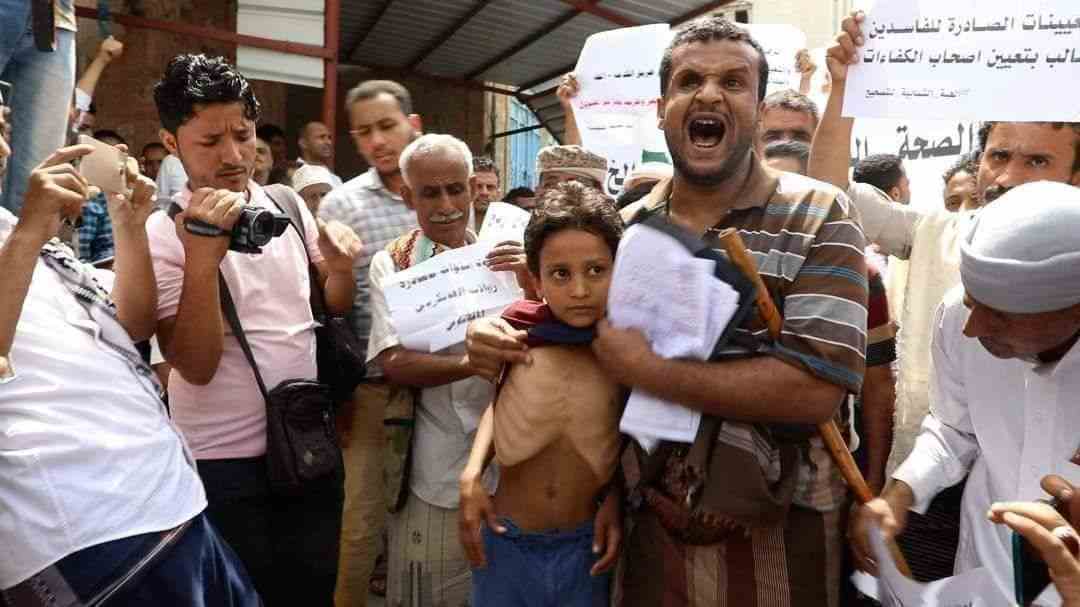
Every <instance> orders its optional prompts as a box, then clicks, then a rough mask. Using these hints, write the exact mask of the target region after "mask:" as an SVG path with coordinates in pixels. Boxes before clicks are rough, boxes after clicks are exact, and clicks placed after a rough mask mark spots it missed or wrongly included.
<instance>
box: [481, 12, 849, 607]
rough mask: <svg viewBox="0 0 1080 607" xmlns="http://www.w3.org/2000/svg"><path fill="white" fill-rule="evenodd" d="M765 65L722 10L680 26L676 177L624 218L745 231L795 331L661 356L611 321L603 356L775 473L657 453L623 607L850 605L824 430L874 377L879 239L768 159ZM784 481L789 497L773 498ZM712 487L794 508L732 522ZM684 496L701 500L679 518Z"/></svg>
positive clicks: (839, 508) (672, 129) (490, 339)
mask: <svg viewBox="0 0 1080 607" xmlns="http://www.w3.org/2000/svg"><path fill="white" fill-rule="evenodd" d="M768 73H769V68H768V64H767V61H766V58H765V54H764V53H763V51H762V49H761V46H760V45H759V44H758V43H757V42H755V41H754V40H753V39H752V38H751V37H750V36H749V35H748V34H747V33H746V32H745V31H744V30H742V29H739V28H738V27H737V26H734V25H733V24H731V23H729V22H728V21H726V20H724V19H722V18H720V17H716V16H709V17H704V18H702V19H699V20H697V21H694V22H692V23H690V24H688V25H687V26H685V27H684V28H683V29H682V30H680V31H679V32H677V33H676V35H675V38H674V40H673V41H672V43H671V45H670V46H669V47H668V49H667V51H666V52H665V55H664V59H663V61H662V63H661V65H660V81H661V95H662V97H661V99H660V100H659V107H658V117H659V123H660V127H661V128H662V129H663V130H664V133H665V136H666V139H667V144H668V149H669V151H670V152H671V156H672V159H673V161H674V166H675V174H674V177H673V178H672V179H670V180H666V181H662V182H660V183H659V184H658V185H657V187H656V188H655V189H654V190H653V191H652V193H651V194H650V195H649V196H647V197H646V198H644V199H643V200H642V201H640V202H639V203H636V204H634V205H631V206H630V207H627V209H625V210H624V211H623V213H624V217H625V218H626V219H627V220H629V221H640V220H641V219H642V218H643V217H647V216H655V215H663V216H666V217H667V218H668V219H669V220H670V221H671V222H673V223H676V224H679V225H682V226H683V227H685V228H688V229H690V230H692V231H693V232H694V233H695V234H698V235H701V236H702V237H703V238H704V239H705V241H706V242H708V243H711V244H712V245H714V246H716V247H719V243H718V241H717V239H716V234H717V232H718V231H719V230H722V229H725V228H735V229H736V230H738V232H739V234H740V236H741V237H742V240H743V242H744V243H745V245H746V246H747V248H748V249H749V251H748V252H749V253H750V255H751V256H752V258H753V259H754V260H755V261H756V262H757V266H758V271H759V273H760V274H761V277H762V279H763V280H764V282H765V285H766V287H767V288H768V290H769V294H770V295H771V296H772V298H773V300H774V301H775V302H776V304H777V307H778V308H779V309H780V310H781V312H782V314H783V316H784V323H783V331H782V335H781V337H780V338H779V340H777V341H773V340H771V339H769V337H768V332H767V331H766V330H765V328H764V327H763V326H761V325H760V324H758V323H757V321H755V320H751V321H748V322H747V323H744V325H743V326H741V327H739V328H738V331H737V332H736V333H735V334H734V338H733V340H732V342H731V344H730V347H728V348H727V349H726V350H725V351H724V352H722V353H721V354H720V356H719V357H717V358H716V359H715V360H712V361H709V362H697V361H686V360H669V359H664V358H661V357H660V356H658V355H657V354H655V353H654V352H653V351H652V349H651V348H650V346H649V344H648V342H647V341H646V340H645V338H644V337H643V336H642V335H641V334H640V333H639V332H637V331H633V330H621V329H616V328H614V327H612V326H610V325H609V324H607V323H606V322H604V321H602V322H601V323H599V324H598V326H597V338H596V340H595V341H594V342H593V345H592V348H593V351H594V352H595V353H596V356H597V358H598V359H599V360H600V362H601V364H602V365H603V366H604V368H605V369H606V370H607V372H608V373H610V374H611V375H612V376H613V377H614V378H615V379H616V380H617V381H619V382H620V383H622V384H624V385H626V386H630V387H633V388H635V389H641V390H644V391H646V392H649V393H651V394H654V395H656V396H659V397H661V398H663V399H665V400H668V401H673V402H678V403H682V404H684V405H686V406H688V407H691V408H694V409H697V410H700V411H702V412H703V413H704V414H705V415H706V416H712V417H714V418H721V419H723V420H724V423H723V424H721V425H720V427H721V430H720V431H719V436H720V439H718V440H720V441H723V440H724V439H725V438H727V439H730V438H731V437H736V438H735V440H734V441H729V442H728V443H727V444H732V443H737V442H739V441H738V437H739V436H742V437H744V438H745V437H750V438H751V440H749V441H745V443H746V444H745V445H744V448H746V449H748V450H752V451H753V455H754V456H755V457H754V459H753V460H750V461H757V462H759V463H760V464H761V465H760V466H759V467H757V468H755V467H754V466H752V465H751V466H733V465H724V462H722V461H717V460H716V459H715V458H714V460H713V461H712V464H713V465H710V466H707V473H706V474H704V476H703V475H702V473H701V469H700V468H699V467H697V466H693V465H690V462H689V456H690V455H691V454H692V453H693V452H694V451H695V450H694V449H687V447H686V446H685V445H672V446H670V448H668V449H666V450H665V448H664V447H661V449H660V451H658V452H661V453H666V459H665V461H663V462H660V463H659V465H657V464H656V463H655V460H654V459H652V458H650V461H648V462H647V463H646V465H645V466H643V471H644V476H643V478H642V480H641V483H640V485H641V487H642V493H643V494H644V495H645V496H646V497H647V499H646V500H645V502H644V504H643V505H642V506H641V508H640V509H639V510H638V511H637V512H636V513H635V515H634V518H635V526H634V530H633V532H632V534H631V536H630V537H629V538H628V540H627V547H626V555H625V558H624V562H623V565H622V568H623V571H622V572H621V573H622V575H621V588H620V589H619V590H617V595H621V598H620V599H619V604H620V605H621V606H623V607H636V606H638V605H641V606H646V605H648V606H655V605H665V606H680V607H681V606H686V607H698V606H704V605H716V604H731V605H770V606H773V605H784V606H787V605H793V604H798V605H830V606H832V605H837V604H838V602H839V596H838V595H839V582H840V567H841V560H842V550H843V545H842V537H841V521H842V519H843V518H844V515H845V514H846V510H845V506H846V504H847V501H848V498H847V491H846V489H845V487H844V484H843V481H842V479H841V477H840V475H839V473H838V471H837V469H836V468H835V466H834V465H833V464H832V462H831V460H830V459H829V456H828V453H827V451H826V450H825V448H824V447H823V445H822V443H821V442H820V439H819V438H817V437H816V436H815V435H814V425H815V424H817V423H819V422H823V421H826V420H829V419H831V418H832V417H833V416H834V415H836V414H837V411H838V410H839V408H840V405H841V404H842V403H844V402H845V401H846V400H847V398H848V396H849V395H850V394H857V393H858V392H859V390H860V387H861V385H862V378H863V371H864V367H865V363H866V357H865V351H866V316H867V312H866V305H867V279H866V266H865V262H864V259H863V249H864V248H865V246H866V243H865V239H864V237H863V233H862V230H861V228H860V227H859V225H858V223H857V222H856V221H854V220H852V218H851V217H850V215H849V203H848V200H847V199H846V197H845V196H844V194H843V193H841V192H840V191H839V190H837V189H836V188H833V187H831V186H828V185H826V184H823V183H820V182H817V181H814V180H812V179H808V178H806V177H802V176H799V175H795V174H791V173H780V172H777V171H774V170H772V169H770V168H768V167H766V166H765V165H764V164H763V163H762V161H761V159H760V158H759V157H758V156H757V155H756V153H755V152H754V146H753V142H754V133H755V130H756V129H757V126H758V121H759V118H760V110H761V105H760V104H761V102H762V100H763V99H764V97H765V87H766V82H767V77H768ZM672 295H673V296H675V295H676V294H672ZM521 337H522V336H521V335H520V334H519V333H518V332H515V331H513V330H512V329H511V328H510V327H508V326H505V325H502V324H500V323H499V321H491V320H489V321H483V322H481V321H478V322H477V323H476V324H475V325H474V326H472V327H470V335H469V356H470V357H471V359H472V362H473V364H474V365H475V366H478V367H484V366H487V367H488V368H489V370H492V371H493V370H494V369H495V368H496V367H498V365H499V364H501V362H503V361H512V362H521V361H523V360H525V359H527V353H526V352H525V351H524V346H523V345H521V343H520V341H519V340H520V339H521ZM699 440H700V436H699ZM716 446H717V448H719V447H720V442H717V444H716ZM710 450H711V449H710ZM792 452H795V453H797V454H798V455H797V457H794V458H792V457H790V456H784V455H783V454H784V453H788V454H790V453H792ZM793 460H794V461H793ZM650 471H655V474H650ZM780 486H786V487H788V489H789V490H788V491H787V492H786V493H785V492H782V491H781V492H779V494H777V492H773V494H772V495H768V494H769V489H770V488H773V489H775V488H776V487H780ZM701 487H704V488H703V489H702V488H701ZM754 487H758V488H759V489H760V492H759V494H755V493H754V491H753V488H754ZM709 494H713V495H716V494H722V496H723V498H722V500H721V501H726V502H728V503H727V505H730V504H731V502H732V501H739V502H741V503H742V504H746V503H751V504H756V503H760V504H761V506H762V508H761V511H762V512H764V511H765V510H766V509H767V508H775V507H777V506H779V510H780V512H781V515H780V516H777V517H772V518H771V519H769V520H761V521H757V522H753V521H751V522H749V523H746V522H745V521H738V520H737V521H736V523H737V524H736V525H734V526H732V525H731V524H730V523H731V520H732V518H737V517H731V516H726V515H728V514H729V512H725V511H724V510H723V504H721V506H720V507H714V506H715V505H714V504H710V503H707V502H708V500H709V497H708V496H709ZM763 494H764V495H763ZM702 495H704V496H705V497H704V498H701V499H700V500H699V499H698V497H700V496H702ZM691 498H693V499H691ZM777 502H779V503H777ZM687 503H692V504H693V505H694V508H693V509H692V510H687V511H685V512H682V513H679V512H678V508H679V507H680V506H681V507H683V508H684V510H685V504H687ZM750 510H751V511H753V508H751V509H750ZM785 510H786V514H784V511H785ZM738 523H742V524H738ZM733 527H734V528H735V531H734V532H731V530H732V528H733ZM658 563H663V565H662V567H663V569H662V575H656V573H657V572H656V567H657V564H658ZM718 601H719V603H718Z"/></svg>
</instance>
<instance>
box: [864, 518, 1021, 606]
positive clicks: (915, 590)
mask: <svg viewBox="0 0 1080 607" xmlns="http://www.w3.org/2000/svg"><path fill="white" fill-rule="evenodd" d="M870 546H871V549H872V550H873V552H874V558H875V559H876V560H877V562H878V573H879V575H878V577H877V578H876V579H875V578H873V577H870V576H869V575H866V574H865V573H858V574H856V575H855V576H853V577H852V581H853V582H855V587H856V588H858V589H859V590H860V591H861V592H862V593H863V594H866V595H868V596H871V597H873V598H876V599H877V600H878V601H880V602H881V605H882V607H1008V606H1009V605H1012V604H1013V603H1012V601H1010V600H1008V599H1007V598H1006V597H1004V596H1002V594H1001V592H1000V591H999V590H998V587H997V584H995V583H994V578H993V577H992V576H991V575H990V571H989V570H988V569H985V568H983V567H980V568H978V569H973V570H971V571H967V572H965V573H962V574H960V575H956V576H953V577H949V578H945V579H942V580H936V581H933V582H930V583H928V584H922V583H919V582H916V581H915V580H912V579H909V578H907V577H905V576H904V574H902V573H900V571H899V570H898V569H897V568H896V563H895V562H894V561H893V559H892V555H891V554H889V550H888V548H886V547H885V540H884V536H883V535H882V534H881V529H879V528H878V527H876V526H875V527H872V528H871V529H870Z"/></svg>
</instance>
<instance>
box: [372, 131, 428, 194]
mask: <svg viewBox="0 0 1080 607" xmlns="http://www.w3.org/2000/svg"><path fill="white" fill-rule="evenodd" d="M419 138H420V133H418V132H417V131H416V130H415V129H414V130H413V132H412V136H411V137H409V143H412V142H414V141H416V140H417V139H419ZM405 145H406V146H408V144H405ZM402 151H404V149H402ZM398 158H401V152H398ZM375 170H376V171H377V172H378V173H379V178H380V179H382V180H383V181H386V178H387V177H394V176H396V175H400V174H401V165H400V164H398V165H394V170H392V171H387V172H385V173H384V172H382V171H379V170H378V169H377V168H376V169H375Z"/></svg>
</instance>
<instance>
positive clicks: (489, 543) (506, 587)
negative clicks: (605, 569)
mask: <svg viewBox="0 0 1080 607" xmlns="http://www.w3.org/2000/svg"><path fill="white" fill-rule="evenodd" d="M500 522H501V523H502V524H503V526H504V527H506V533H504V534H502V535H500V534H498V533H495V532H494V531H492V530H490V529H488V528H487V527H486V526H485V527H484V529H483V535H484V554H485V556H486V557H487V567H485V568H483V569H473V571H472V575H473V578H472V579H473V595H472V596H473V600H472V604H473V607H607V606H608V596H609V593H610V584H611V575H610V574H604V575H600V576H596V577H593V576H591V575H589V570H590V569H592V566H593V565H594V564H595V563H596V561H597V560H599V558H598V556H597V555H594V554H593V552H592V543H593V522H592V521H589V522H587V523H585V524H583V525H581V526H580V527H578V528H577V529H574V530H571V531H561V530H555V531H545V532H540V533H526V532H523V531H522V530H521V529H520V528H518V526H517V525H515V524H514V522H513V521H512V520H510V519H508V518H502V519H500Z"/></svg>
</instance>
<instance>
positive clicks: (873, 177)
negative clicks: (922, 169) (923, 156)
mask: <svg viewBox="0 0 1080 607" xmlns="http://www.w3.org/2000/svg"><path fill="white" fill-rule="evenodd" d="M903 177H904V161H903V160H901V158H900V157H899V156H897V155H896V154H871V155H870V156H867V157H866V158H863V159H862V160H860V161H859V162H857V163H856V164H855V169H854V170H853V171H852V174H851V180H852V181H854V182H856V183H869V184H870V185H872V186H874V187H875V188H877V189H879V190H881V191H882V192H888V191H889V190H891V189H893V188H895V187H896V186H897V185H899V184H900V179H901V178H903Z"/></svg>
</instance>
